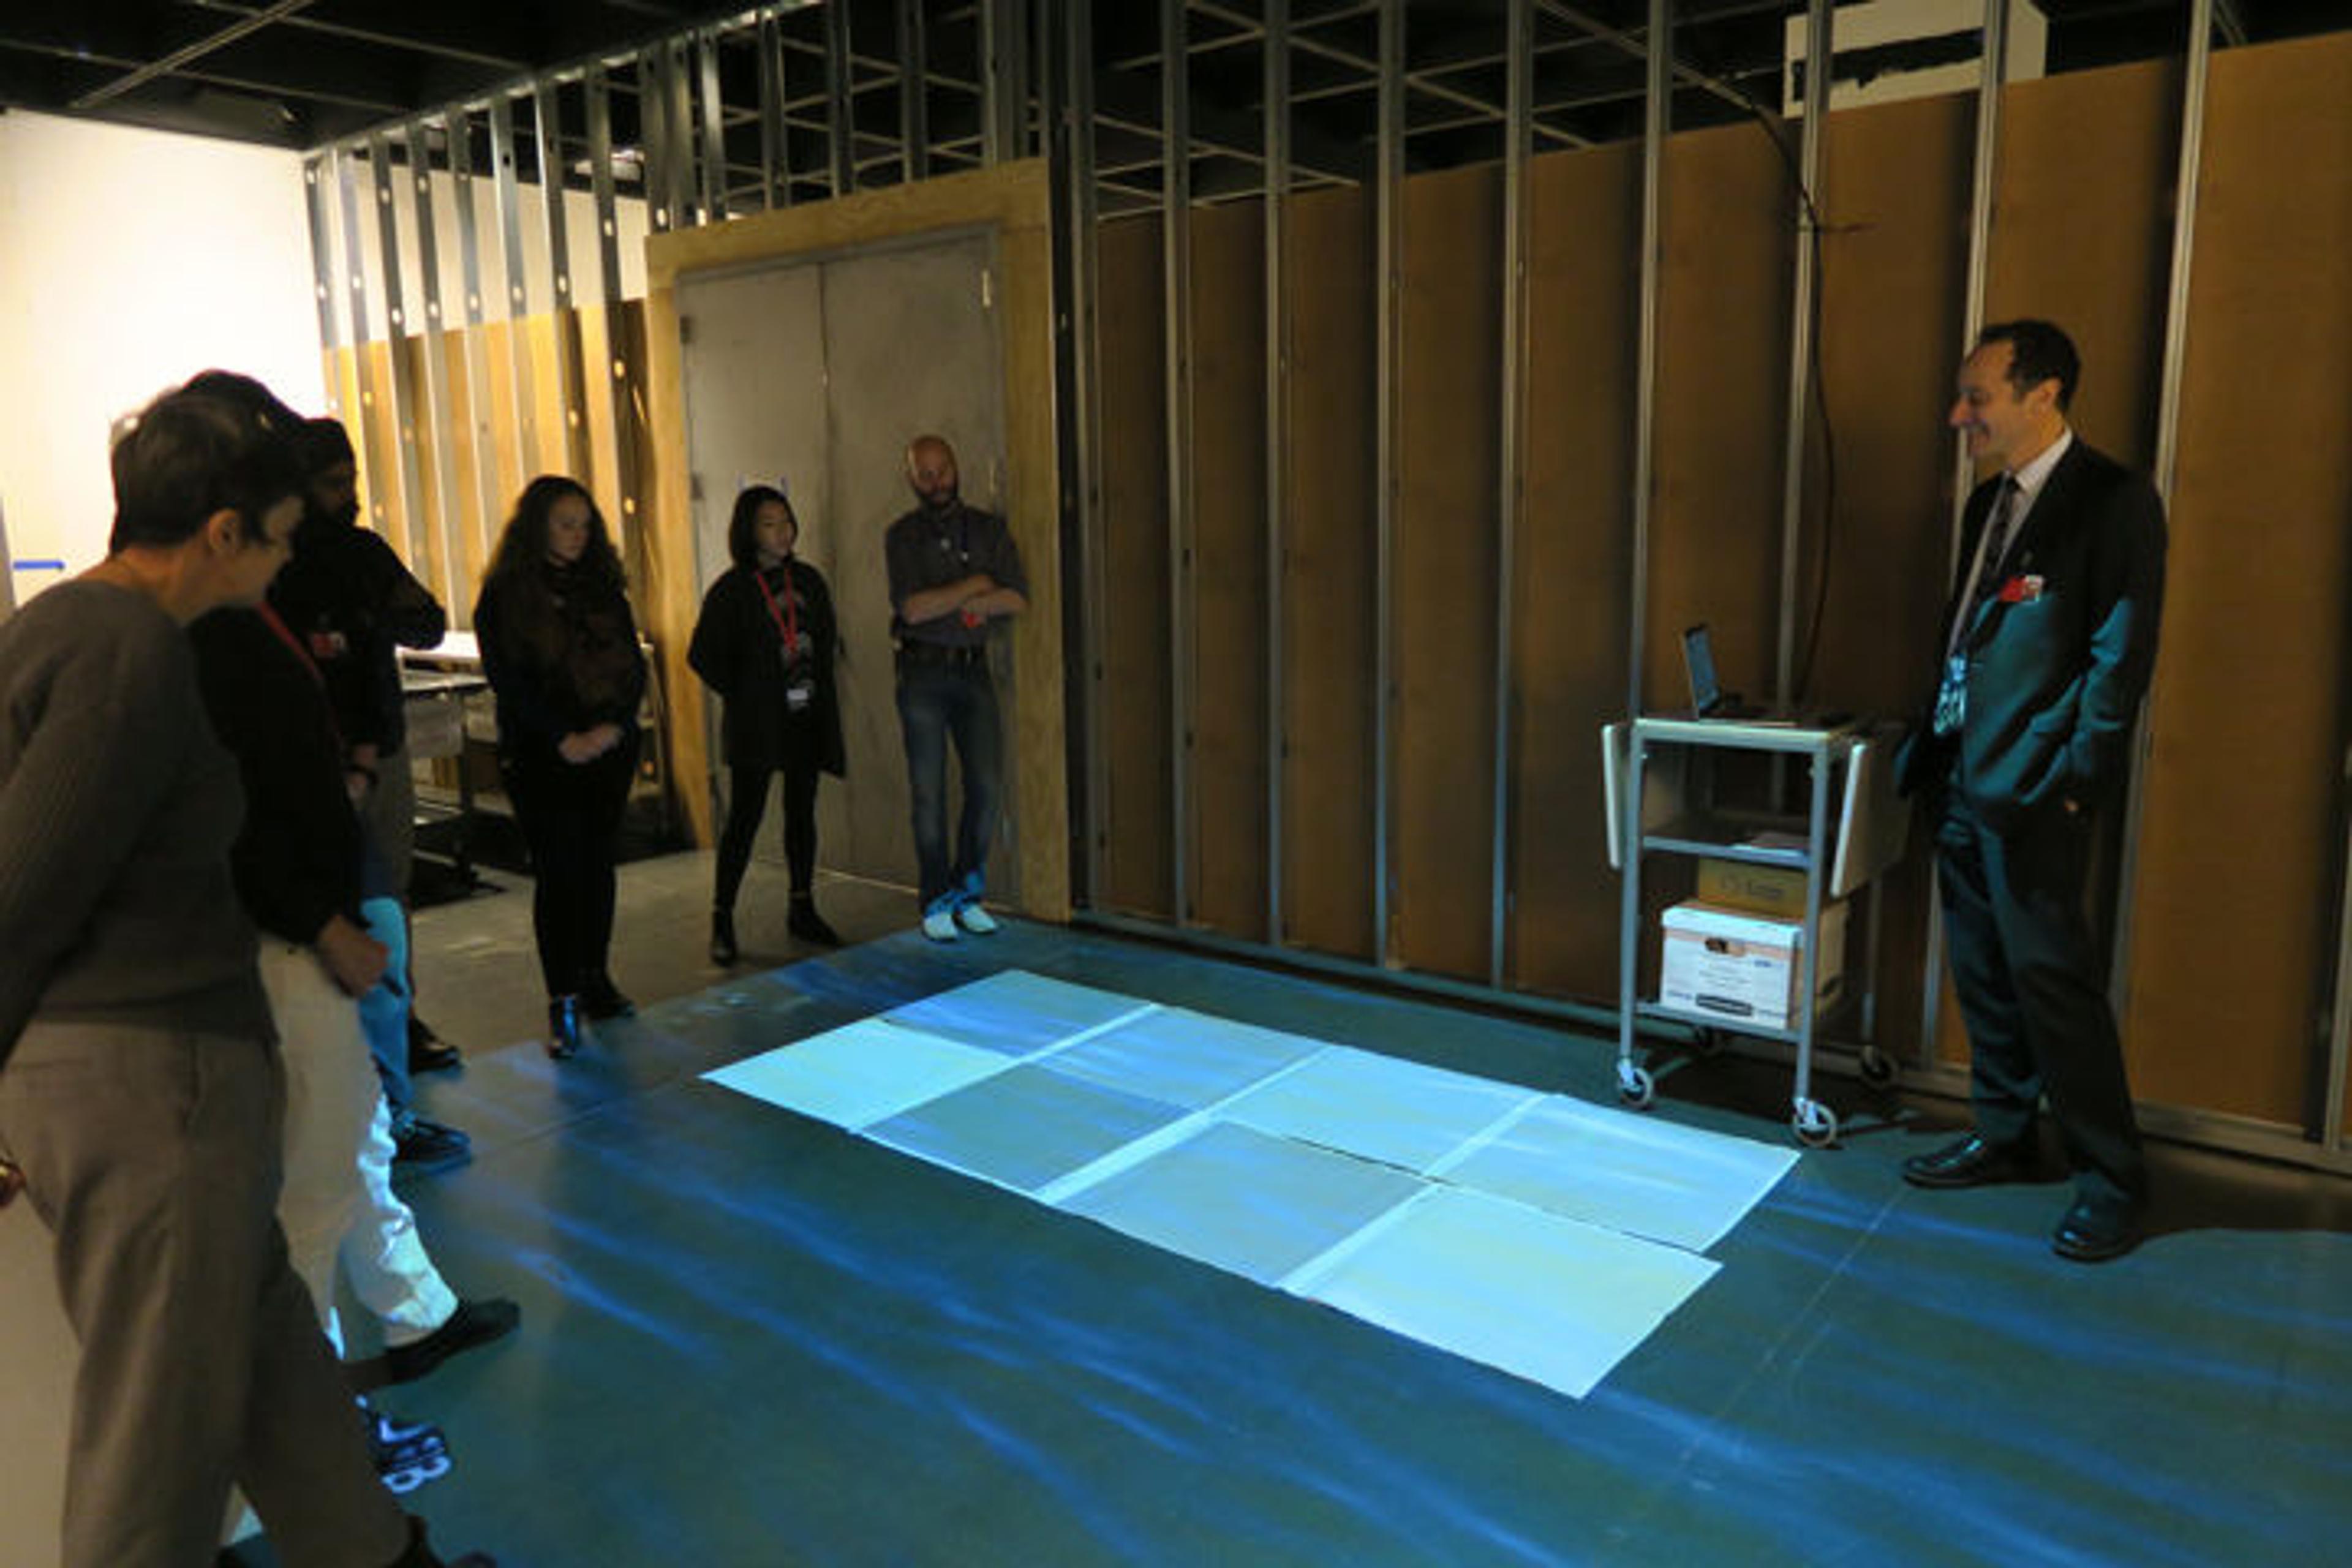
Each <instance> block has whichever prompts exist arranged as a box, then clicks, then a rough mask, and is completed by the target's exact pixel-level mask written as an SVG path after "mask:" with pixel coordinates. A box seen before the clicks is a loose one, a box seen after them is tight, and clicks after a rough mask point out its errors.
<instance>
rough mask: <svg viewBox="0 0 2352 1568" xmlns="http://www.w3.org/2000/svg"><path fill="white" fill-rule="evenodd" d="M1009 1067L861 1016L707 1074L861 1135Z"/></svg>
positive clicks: (986, 1054)
mask: <svg viewBox="0 0 2352 1568" xmlns="http://www.w3.org/2000/svg"><path fill="white" fill-rule="evenodd" d="M1010 1066H1012V1063H1011V1062H1009V1061H1007V1060H1006V1059H1005V1058H1003V1057H1001V1056H999V1055H997V1054H996V1053H995V1052H994V1051H983V1050H981V1049H979V1048H977V1047H972V1046H966V1045H959V1044H958V1043H957V1042H955V1041H953V1040H943V1039H940V1037H938V1036H936V1035H926V1034H924V1033H922V1032H921V1031H919V1030H916V1029H902V1028H900V1027H899V1026H898V1025H896V1024H886V1023H884V1022H883V1021H882V1020H881V1019H879V1018H860V1019H859V1020H858V1021H857V1022H856V1023H855V1024H849V1025H845V1026H843V1027H841V1028H838V1029H830V1030H827V1031H826V1032H825V1033H824V1034H822V1035H813V1036H811V1037H809V1038H807V1039H805V1040H803V1041H801V1042H800V1043H799V1044H797V1045H791V1046H783V1047H779V1048H777V1049H775V1050H772V1051H764V1052H762V1053H761V1054H760V1055H759V1056H756V1057H750V1058H745V1059H744V1060H742V1061H740V1062H735V1063H733V1064H731V1065H730V1066H727V1067H723V1068H718V1069H717V1070H715V1071H712V1072H708V1073H705V1074H704V1075H703V1076H704V1077H705V1078H708V1079H710V1081H711V1082H713V1083H719V1084H724V1085H726V1086H727V1087H728V1088H729V1089H735V1090H737V1091H738V1092H740V1093H743V1094H748V1095H750V1096H751V1098H752V1099H754V1100H766V1101H767V1102H768V1103H769V1104H771V1105H781V1106H782V1107H783V1108H784V1109H785V1110H797V1111H799V1112H800V1113H801V1114H802V1115H803V1116H813V1117H815V1118H816V1119H817V1120H818V1121H830V1122H832V1123H833V1124H834V1125H835V1126H836V1127H846V1128H848V1129H849V1130H850V1131H853V1132H854V1131H858V1130H860V1129H862V1128H863V1127H865V1126H866V1123H868V1122H870V1121H879V1120H881V1119H882V1118H883V1117H886V1116H896V1115H897V1114H898V1112H900V1111H902V1110H908V1109H909V1108H910V1107H913V1106H918V1105H921V1104H922V1103H924V1102H925V1101H926V1100H936V1099H938V1098H939V1097H940V1095H943V1094H946V1093H948V1092H949V1091H950V1090H951V1089H961V1088H962V1087H963V1086H964V1085H966V1084H968V1083H974V1082H977V1081H978V1080H980V1079H984V1078H989V1077H992V1076H993V1075H994V1074H997V1073H1000V1072H1003V1070H1004V1069H1005V1068H1008V1067H1010Z"/></svg>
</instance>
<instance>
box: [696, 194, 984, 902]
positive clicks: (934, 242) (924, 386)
mask: <svg viewBox="0 0 2352 1568" xmlns="http://www.w3.org/2000/svg"><path fill="white" fill-rule="evenodd" d="M994 265H995V261H994V250H993V245H992V240H991V238H990V237H988V236H987V235H985V234H981V233H972V234H963V235H955V236H948V237H940V238H935V239H928V240H925V241H922V242H919V243H904V244H894V245H890V246H887V247H863V248H860V249H858V250H856V251H854V252H835V253H829V254H825V255H821V256H815V257H810V258H793V259H790V260H787V261H783V262H779V263H771V264H763V265H761V266H758V267H755V268H741V269H735V270H730V271H719V272H710V273H704V274H697V275H694V276H691V277H689V278H687V279H681V280H680V283H679V285H678V290H677V309H678V315H679V318H680V322H681V327H680V331H681V333H682V337H683V342H682V344H681V363H682V367H683V381H684V384H685V398H686V426H687V447H688V462H689V464H690V465H691V470H692V496H693V516H694V528H695V561H696V566H697V570H698V587H699V589H700V590H701V591H704V592H707V591H708V590H709V585H710V584H711V583H712V582H714V581H716V580H717V578H718V577H719V574H721V573H723V572H725V571H726V570H727V567H728V564H729V563H728V557H727V525H728V519H729V517H730V514H731V512H732V511H733V509H734V504H735V497H736V495H737V494H738V493H739V492H740V490H741V489H742V488H743V487H744V486H745V485H748V484H755V483H767V484H773V485H776V486H778V487H779V488H780V489H782V490H783V491H784V493H785V494H786V495H788V496H790V497H791V498H792V502H793V512H794V514H795V515H797V516H798V517H799V519H800V524H801V537H800V544H799V554H800V555H801V557H802V558H803V560H805V561H807V562H808V563H810V564H811V565H813V566H814V567H816V569H817V570H818V571H820V572H822V573H824V576H825V581H826V582H827V584H830V586H831V587H832V589H833V597H834V605H835V610H836V612H837V613H838V615H839V616H840V619H841V632H842V644H843V646H842V651H841V663H840V678H841V701H842V723H843V730H844V738H845V742H846V744H847V750H848V775H847V777H846V778H845V779H834V778H831V777H828V778H826V779H825V780H824V783H823V784H822V785H821V787H820V788H819V789H818V791H817V836H818V837H817V856H818V860H819V863H820V864H821V865H822V866H824V868H826V869H828V870H833V871H839V872H845V873H847V874H850V875H854V876H858V877H863V878H867V879H874V880H877V881H884V882H891V883H897V884H899V885H903V886H906V887H909V888H911V887H913V886H914V884H915V880H916V877H915V849H914V838H913V834H912V832H911V830H910V827H909V819H908V805H907V800H908V795H907V768H906V753H905V750H904V747H903V744H902V742H901V741H900V738H899V731H898V707H897V702H896V697H895V685H894V679H893V671H892V668H891V653H890V637H889V626H890V601H889V593H888V580H887V574H886V572H885V569H884V565H883V553H882V539H883V535H884V533H885V532H886V531H887V530H888V528H889V526H890V523H891V522H892V521H894V520H895V519H896V518H898V515H899V514H900V513H901V512H903V511H905V510H907V509H908V507H909V506H911V505H913V504H914V503H913V498H912V496H911V495H910V493H909V492H908V489H907V483H906V472H905V464H904V454H905V450H906V445H907V442H908V440H909V439H910V438H912V437H915V436H918V435H921V434H925V433H936V434H938V435H941V436H944V437H947V438H948V440H949V441H950V442H951V443H952V444H953V445H954V447H955V448H956V453H957V456H958V458H959V462H960V466H961V471H962V479H963V494H964V499H965V500H968V501H970V502H971V504H973V505H975V506H981V507H985V508H988V509H990V510H997V509H998V508H999V506H1000V497H1001V496H1002V494H1003V413H1002V409H1001V407H1000V399H1001V396H1002V393H1001V388H1002V387H1003V374H1002V373H1001V370H1000V355H999V347H998V342H997V322H996V313H995V310H994V293H995V290H994V288H993V280H992V269H993V268H994ZM996 663H997V670H998V677H999V679H998V681H997V691H998V695H999V698H1000V700H1001V701H1003V704H1004V707H1005V713H1004V721H1005V725H1006V733H1007V736H1008V739H1009V737H1010V734H1011V732H1012V724H1013V713H1012V696H1013V694H1012V691H1011V689H1010V683H1009V682H1007V681H1006V680H1005V679H1003V673H1004V670H1005V668H1006V665H1005V660H1004V657H1003V649H1002V648H1001V647H1000V648H998V649H997V650H996ZM718 724H719V707H718V703H717V702H716V700H714V701H713V702H712V703H711V705H710V758H711V772H712V777H711V779H710V781H709V787H710V790H711V793H712V801H713V805H714V807H715V810H716V812H717V814H718V817H719V820H720V821H723V820H724V817H725V811H726V795H727V790H728V787H729V781H728V779H727V775H726V769H725V767H724V766H723V765H722V763H720V760H719V732H718ZM950 781H951V784H950V789H951V791H952V790H954V789H955V788H957V787H960V786H959V785H958V784H956V783H955V782H954V775H953V772H952V768H951V770H950ZM1007 783H1008V786H1009V784H1010V781H1009V780H1008V781H1007ZM771 787H773V786H771ZM956 798H958V797H957V796H955V795H953V794H952V793H951V795H950V816H949V820H950V832H952V829H953V823H954V801H955V800H956ZM778 810H779V807H778V805H777V803H775V802H773V801H772V802H771V805H770V809H769V812H768V814H767V816H766V818H765V820H764V821H763V822H762V824H761V834H760V843H759V846H758V849H757V854H758V855H759V856H760V857H761V858H765V859H781V858H782V839H781V837H780V835H781V828H782V824H781V821H780V819H779V816H778ZM1011 826H1012V814H1011V812H1010V811H1009V810H1008V811H1007V812H1006V813H1005V815H1004V817H1003V820H1002V822H1001V823H1000V826H999V830H998V835H997V841H996V845H995V851H994V853H993V854H992V857H991V860H990V866H989V882H990V887H991V889H992V892H1000V893H1003V894H1004V895H1008V896H1009V895H1013V894H1014V893H1015V892H1016V891H1017V889H1014V888H1013V884H1012V881H1011V877H1012V874H1013V865H1014V864H1015V861H1014V858H1013V856H1012V855H1010V854H1009V853H1008V849H1009V846H1010V837H1011V831H1010V830H1011ZM746 896H747V897H751V898H756V897H758V896H760V895H759V889H758V887H757V885H756V879H755V883H754V885H752V886H751V887H749V888H747V889H746Z"/></svg>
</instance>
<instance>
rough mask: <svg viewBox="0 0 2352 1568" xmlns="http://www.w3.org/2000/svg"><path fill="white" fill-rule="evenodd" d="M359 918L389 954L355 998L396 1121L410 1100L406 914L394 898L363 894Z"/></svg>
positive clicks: (412, 1101) (412, 1094)
mask: <svg viewBox="0 0 2352 1568" xmlns="http://www.w3.org/2000/svg"><path fill="white" fill-rule="evenodd" d="M360 918H361V919H362V920H364V921H367V933H368V935H370V936H372V937H373V938H375V939H376V941H378V942H382V943H383V945H384V946H385V948H387V949H388V950H389V951H390V953H391V957H390V958H389V959H388V960H387V961H386V962H385V963H384V966H383V979H381V980H379V981H377V982H376V983H375V985H374V986H373V989H371V990H370V991H369V992H368V994H366V995H364V996H362V997H361V998H360V1028H361V1030H362V1033H364V1034H365V1035H366V1036H367V1043H368V1054H369V1055H370V1056H372V1057H373V1058H375V1071H376V1076H377V1077H378V1078H380V1079H383V1102H384V1104H386V1105H388V1106H390V1107H391V1108H392V1116H393V1120H394V1121H395V1122H398V1121H401V1120H402V1119H403V1118H404V1117H405V1116H407V1115H408V1114H409V1112H410V1111H412V1110H415V1105H416V1094H415V1090H414V1089H411V1088H410V1087H409V1082H408V917H407V915H406V913H405V912H404V910H402V909H401V907H400V900H398V899H369V900H366V901H365V902H363V903H362V904H361V905H360Z"/></svg>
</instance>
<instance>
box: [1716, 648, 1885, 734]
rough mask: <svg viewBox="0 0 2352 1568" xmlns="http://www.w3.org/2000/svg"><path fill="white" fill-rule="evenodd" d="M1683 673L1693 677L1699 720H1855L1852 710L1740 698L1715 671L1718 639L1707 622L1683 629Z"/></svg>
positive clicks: (1824, 723)
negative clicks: (1774, 704)
mask: <svg viewBox="0 0 2352 1568" xmlns="http://www.w3.org/2000/svg"><path fill="white" fill-rule="evenodd" d="M1683 672H1684V674H1685V675H1686V676H1687V677H1689V679H1690V694H1691V716H1692V717H1693V718H1695V719H1722V720H1733V721H1740V722H1744V723H1749V724H1786V725H1795V726H1798V727H1800V728H1803V729H1822V730H1834V729H1837V728H1839V727H1840V726H1842V725H1844V724H1847V723H1850V722H1852V721H1853V715H1852V714H1850V713H1821V712H1814V711H1811V710H1804V711H1796V710H1789V709H1785V708H1759V707H1758V706H1757V705H1756V704H1754V703H1752V702H1743V701H1742V700H1740V697H1739V693H1738V692H1737V691H1726V690H1725V689H1723V682H1722V680H1721V679H1719V678H1718V677H1717V674H1716V670H1715V639H1714V637H1712V636H1711V635H1710V634H1709V633H1708V631H1707V629H1706V622H1705V621H1701V622H1699V624H1698V625H1696V626H1689V627H1685V629H1684V631H1683Z"/></svg>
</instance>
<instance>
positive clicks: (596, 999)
mask: <svg viewBox="0 0 2352 1568" xmlns="http://www.w3.org/2000/svg"><path fill="white" fill-rule="evenodd" d="M580 1010H581V1011H582V1012H583V1013H585V1014H587V1015H588V1016H589V1017H591V1018H593V1019H594V1020H596V1021H597V1022H598V1023H603V1022H604V1020H606V1019H608V1018H634V1017H635V1016H637V1005H636V1004H635V1002H632V1001H630V1000H629V999H628V998H627V997H626V996H624V995H622V994H621V988H620V987H619V986H617V985H615V984H613V977H612V976H611V975H609V974H600V975H598V976H596V978H595V979H594V980H593V981H591V982H589V984H588V989H587V990H585V991H583V992H582V993H581V994H580Z"/></svg>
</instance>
